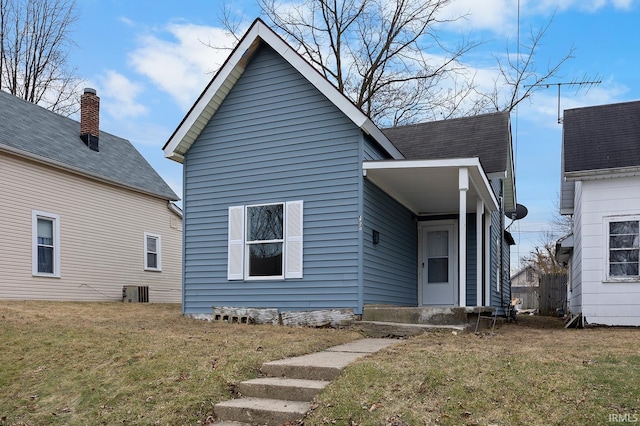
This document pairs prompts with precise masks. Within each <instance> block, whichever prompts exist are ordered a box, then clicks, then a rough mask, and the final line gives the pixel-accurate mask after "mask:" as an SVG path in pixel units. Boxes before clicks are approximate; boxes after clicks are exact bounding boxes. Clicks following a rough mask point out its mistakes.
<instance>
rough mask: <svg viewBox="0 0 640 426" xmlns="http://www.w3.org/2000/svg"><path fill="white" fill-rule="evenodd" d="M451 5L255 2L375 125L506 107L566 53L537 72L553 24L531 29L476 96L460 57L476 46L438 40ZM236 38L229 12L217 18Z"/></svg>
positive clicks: (443, 1)
mask: <svg viewBox="0 0 640 426" xmlns="http://www.w3.org/2000/svg"><path fill="white" fill-rule="evenodd" d="M452 1H453V0H421V1H415V0H391V1H389V0H298V1H297V2H293V3H286V4H284V3H281V2H279V1H278V0H258V4H259V6H260V8H261V10H262V14H263V15H264V16H265V17H266V20H268V21H269V22H270V23H271V24H272V25H273V26H274V27H275V28H276V30H277V31H278V32H279V33H280V34H281V35H283V37H284V38H285V39H287V40H288V41H289V42H290V43H292V44H293V45H294V47H296V48H297V49H298V51H300V52H301V53H302V54H303V55H304V56H305V57H306V58H307V59H308V60H309V61H310V62H311V63H312V64H313V65H314V66H315V67H316V68H317V69H318V70H320V72H321V73H322V74H323V75H324V76H325V77H326V78H327V79H328V80H329V81H330V82H332V83H333V84H334V85H335V86H336V88H337V89H338V90H339V91H340V92H342V93H344V94H345V95H346V96H347V97H349V98H350V99H351V100H352V101H353V102H354V103H355V104H356V105H357V106H358V107H359V108H361V109H362V110H363V111H364V112H365V113H366V114H367V115H368V116H369V117H370V118H371V119H372V120H373V121H374V122H376V123H377V124H378V125H382V126H392V125H401V124H408V123H412V122H415V121H425V120H433V119H446V118H451V117H457V116H469V115H475V114H479V113H483V112H487V111H491V110H500V111H502V110H508V111H510V110H512V109H513V108H515V106H516V105H517V104H518V103H520V102H521V101H522V100H524V99H527V98H529V97H530V96H531V95H532V94H533V93H534V92H535V91H536V90H537V89H538V88H539V86H537V84H539V83H542V82H544V81H547V80H548V79H549V78H551V77H552V76H554V75H556V74H557V72H558V71H559V69H560V67H561V65H562V64H563V63H564V62H566V61H567V60H568V59H570V58H571V54H572V53H573V50H571V51H570V52H569V54H567V55H566V56H564V57H562V58H561V59H560V60H559V61H558V62H556V63H555V64H553V65H549V66H548V68H547V69H546V70H545V71H544V72H542V73H538V70H537V67H536V61H535V53H536V50H537V48H538V46H539V45H540V42H541V40H542V39H543V36H544V34H545V33H546V31H547V29H548V28H549V26H550V25H551V22H552V20H553V19H551V20H550V21H549V23H548V24H547V25H545V26H544V27H542V28H541V29H540V30H538V31H537V32H536V31H533V30H532V31H531V33H530V40H529V41H530V43H529V44H525V45H522V46H521V48H522V52H521V48H520V47H519V48H518V55H517V57H516V58H514V56H513V55H512V54H510V53H509V52H508V50H507V54H506V56H505V57H504V58H506V59H503V58H502V57H500V58H498V57H497V58H496V60H497V70H498V75H499V77H498V78H497V79H496V81H495V87H494V89H493V90H489V91H488V92H480V91H478V89H477V87H476V84H475V82H474V78H473V76H470V75H469V67H467V66H466V65H465V64H464V63H463V60H462V59H463V56H464V55H465V54H466V53H468V52H470V51H471V50H473V49H474V48H476V47H477V46H478V45H479V44H480V43H478V42H473V41H471V40H469V39H468V38H465V37H464V36H461V38H460V40H459V42H458V44H457V45H455V46H453V45H447V44H445V42H444V41H443V39H442V38H441V37H440V35H441V32H440V31H441V30H443V25H444V24H447V23H452V22H455V21H457V20H460V19H465V18H466V16H456V17H446V16H445V13H446V12H445V8H446V6H448V5H449V4H450V3H451V2H452ZM222 21H223V25H225V27H226V28H227V30H228V31H229V32H230V33H231V34H234V35H236V30H237V28H238V22H237V21H233V16H232V14H231V13H230V11H229V9H226V8H225V13H224V16H223V18H222Z"/></svg>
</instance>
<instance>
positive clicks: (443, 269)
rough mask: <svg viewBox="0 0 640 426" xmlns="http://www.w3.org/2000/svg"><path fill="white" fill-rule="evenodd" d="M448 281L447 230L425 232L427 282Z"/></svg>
mask: <svg viewBox="0 0 640 426" xmlns="http://www.w3.org/2000/svg"><path fill="white" fill-rule="evenodd" d="M448 281H449V231H446V230H443V231H429V232H428V233H427V282H428V283H446V282H448Z"/></svg>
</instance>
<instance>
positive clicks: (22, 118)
mask: <svg viewBox="0 0 640 426" xmlns="http://www.w3.org/2000/svg"><path fill="white" fill-rule="evenodd" d="M99 147H100V152H96V151H92V150H90V149H89V148H88V147H87V146H86V145H85V144H84V142H82V140H81V139H80V123H79V122H78V121H75V120H72V119H70V118H67V117H63V116H61V115H58V114H55V113H53V112H51V111H49V110H47V109H44V108H42V107H40V106H38V105H34V104H32V103H30V102H27V101H24V100H22V99H20V98H18V97H16V96H13V95H11V94H9V93H6V92H3V91H0V150H6V151H12V152H15V153H19V154H21V155H24V156H27V157H31V158H34V159H38V160H40V161H46V162H48V163H51V164H54V165H57V166H62V167H64V168H67V169H70V170H73V171H76V172H79V173H82V174H85V175H89V176H92V177H95V178H97V179H100V180H104V181H107V182H111V183H114V184H117V185H122V186H125V187H128V188H131V189H134V190H137V191H141V192H145V193H148V194H152V195H155V196H158V197H161V198H165V199H167V200H174V201H175V200H178V196H177V195H176V194H175V192H173V190H172V189H171V188H170V187H169V185H167V183H166V182H165V181H164V180H163V179H162V178H161V177H160V175H158V173H157V172H156V171H155V170H154V169H153V167H151V165H150V164H149V163H148V162H147V161H146V160H145V159H144V157H143V156H142V155H141V154H140V153H139V152H138V150H136V149H135V147H134V146H133V145H132V144H131V142H129V141H128V140H126V139H123V138H120V137H117V136H114V135H112V134H109V133H107V132H104V131H102V130H101V131H100V142H99Z"/></svg>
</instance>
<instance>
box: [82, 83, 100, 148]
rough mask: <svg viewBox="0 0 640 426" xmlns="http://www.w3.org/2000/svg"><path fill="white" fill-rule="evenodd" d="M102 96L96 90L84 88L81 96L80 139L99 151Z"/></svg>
mask: <svg viewBox="0 0 640 426" xmlns="http://www.w3.org/2000/svg"><path fill="white" fill-rule="evenodd" d="M99 136H100V98H99V97H98V95H96V90H95V89H91V88H86V89H84V94H83V95H82V96H80V139H82V141H83V142H84V143H85V144H86V145H87V146H88V147H89V148H90V149H91V150H93V151H99V149H98V138H99Z"/></svg>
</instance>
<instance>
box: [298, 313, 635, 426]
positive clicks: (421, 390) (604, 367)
mask: <svg viewBox="0 0 640 426" xmlns="http://www.w3.org/2000/svg"><path fill="white" fill-rule="evenodd" d="M562 325H563V323H562V322H561V321H560V320H559V319H557V318H539V317H525V318H521V319H520V321H519V323H518V324H515V325H511V324H507V325H504V326H502V327H499V328H497V329H496V333H495V334H494V335H480V336H477V335H474V334H464V333H458V334H453V333H452V332H435V333H429V334H424V335H422V336H419V337H415V338H411V339H408V340H407V341H404V342H402V343H400V344H398V345H396V346H393V347H391V348H389V349H387V350H385V351H382V352H379V353H378V354H376V355H375V356H373V357H370V358H367V359H365V360H363V361H360V362H357V363H355V364H353V365H352V366H351V367H349V368H348V369H347V370H346V371H345V372H344V373H343V374H342V375H341V376H340V377H339V378H338V379H337V380H336V381H335V382H333V383H332V384H331V385H330V386H329V388H328V389H327V390H326V391H325V392H324V393H323V394H321V396H320V398H319V400H318V408H317V409H316V410H315V411H314V412H313V413H312V414H311V415H310V416H309V418H308V419H306V421H305V425H307V426H310V425H322V424H339V425H397V426H399V425H425V424H442V425H488V424H491V425H515V424H527V425H551V424H563V425H564V424H584V425H586V424H589V425H591V424H594V425H595V424H606V423H608V422H609V420H610V419H611V417H610V415H613V414H619V415H621V416H623V415H626V416H627V418H630V419H634V418H638V419H639V420H638V421H640V386H638V383H640V345H638V341H639V340H640V330H638V329H623V328H597V329H585V330H565V329H564V328H562ZM636 416H637V417H636Z"/></svg>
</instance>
